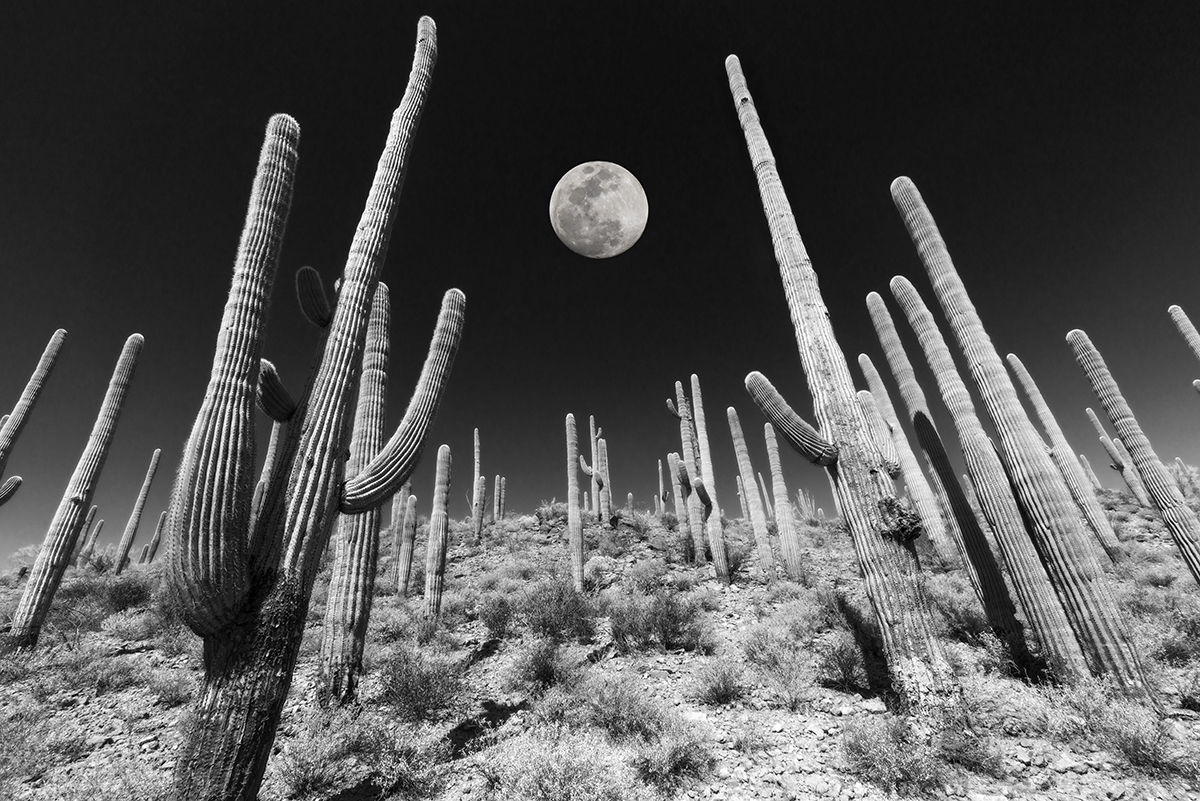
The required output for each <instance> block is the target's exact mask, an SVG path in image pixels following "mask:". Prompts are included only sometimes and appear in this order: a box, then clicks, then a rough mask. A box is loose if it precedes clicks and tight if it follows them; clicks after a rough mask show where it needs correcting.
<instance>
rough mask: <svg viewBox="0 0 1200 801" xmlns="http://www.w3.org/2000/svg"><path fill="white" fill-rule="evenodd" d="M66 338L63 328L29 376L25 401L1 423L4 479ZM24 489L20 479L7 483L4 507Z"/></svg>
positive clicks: (0, 467)
mask: <svg viewBox="0 0 1200 801" xmlns="http://www.w3.org/2000/svg"><path fill="white" fill-rule="evenodd" d="M66 338H67V332H66V330H64V329H62V328H60V329H58V330H57V331H55V332H54V334H53V335H51V337H50V341H49V342H47V343H46V348H45V350H43V351H42V358H40V359H38V363H37V367H35V368H34V370H33V375H31V376H29V381H28V382H27V383H26V384H25V389H24V390H22V392H21V397H20V398H18V399H17V403H16V405H15V406H13V410H12V411H11V412H9V413H8V414H6V415H5V416H4V418H3V420H2V421H0V476H3V475H4V468H5V467H6V466H7V465H8V457H9V456H10V455H11V454H12V450H13V446H14V445H15V444H16V442H17V437H18V436H19V435H20V434H21V430H22V429H23V428H25V424H26V423H27V422H29V414H30V412H32V411H33V406H34V404H35V403H37V399H38V396H39V395H41V393H42V388H43V387H45V386H46V380H47V379H48V378H49V377H50V371H52V370H53V369H54V364H55V362H57V361H58V352H59V351H60V350H61V349H62V343H63V340H64V339H66ZM20 486H21V482H20V479H18V480H17V481H16V482H15V483H14V482H12V481H11V480H10V481H9V482H6V484H5V489H7V490H8V492H7V494H4V496H3V498H2V499H0V505H3V504H4V503H5V502H6V501H8V499H9V498H11V497H12V496H13V494H14V493H15V492H16V491H17V489H18V488H19V487H20Z"/></svg>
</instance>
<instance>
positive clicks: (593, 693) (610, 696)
mask: <svg viewBox="0 0 1200 801" xmlns="http://www.w3.org/2000/svg"><path fill="white" fill-rule="evenodd" d="M578 696H579V697H580V698H582V699H583V700H584V701H585V702H586V704H587V707H588V710H589V713H588V717H587V722H588V723H589V724H590V725H592V726H595V727H596V728H599V729H603V730H604V733H605V734H607V735H608V736H609V738H611V739H612V740H615V741H617V742H623V741H626V740H630V739H638V740H643V741H645V742H653V741H655V740H657V739H658V738H659V737H660V736H661V735H662V733H663V732H664V731H666V729H667V725H668V723H669V717H668V713H667V710H666V707H664V706H663V705H662V704H661V703H659V702H658V701H657V700H655V699H653V698H651V697H650V696H649V695H648V694H647V693H646V692H645V690H643V689H642V688H641V686H639V684H638V682H637V681H636V680H635V679H632V678H609V677H596V678H594V679H592V680H590V681H587V682H585V683H584V684H582V685H581V686H580V688H579V691H578Z"/></svg>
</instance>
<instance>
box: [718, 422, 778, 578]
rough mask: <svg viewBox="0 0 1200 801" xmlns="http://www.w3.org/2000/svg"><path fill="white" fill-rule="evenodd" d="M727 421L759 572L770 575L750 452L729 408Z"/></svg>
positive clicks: (760, 501)
mask: <svg viewBox="0 0 1200 801" xmlns="http://www.w3.org/2000/svg"><path fill="white" fill-rule="evenodd" d="M725 415H726V417H727V418H728V419H729V433H730V434H731V435H732V436H733V452H734V453H735V454H736V455H737V463H738V474H739V478H741V480H742V487H744V488H745V492H746V495H747V497H746V505H747V506H749V507H750V527H751V529H752V530H753V531H754V544H755V546H756V550H757V551H758V568H759V570H762V571H765V572H766V573H768V574H769V573H771V572H772V571H774V569H775V557H774V556H773V555H772V553H771V539H770V536H769V534H768V533H767V515H766V513H765V512H764V511H763V499H762V496H761V495H759V489H758V485H757V484H755V483H754V468H753V467H751V465H750V450H749V449H748V448H747V447H746V436H745V434H744V433H743V432H742V421H741V420H740V419H739V418H738V413H737V409H735V408H733V407H732V406H730V407H729V408H728V409H726V410H725Z"/></svg>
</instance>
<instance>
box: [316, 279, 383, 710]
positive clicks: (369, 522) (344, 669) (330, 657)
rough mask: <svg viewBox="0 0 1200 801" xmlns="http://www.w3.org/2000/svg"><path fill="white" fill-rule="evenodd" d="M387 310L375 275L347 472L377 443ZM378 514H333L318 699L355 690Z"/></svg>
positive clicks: (337, 699) (342, 699)
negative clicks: (334, 518)
mask: <svg viewBox="0 0 1200 801" xmlns="http://www.w3.org/2000/svg"><path fill="white" fill-rule="evenodd" d="M391 313H392V309H391V299H390V298H389V296H388V288H387V285H386V284H384V283H383V282H382V281H381V282H380V283H379V284H378V286H376V288H375V298H374V299H373V300H372V301H371V316H370V318H369V319H368V322H367V341H366V347H365V349H364V350H363V361H362V373H361V374H360V376H359V379H358V402H357V406H356V408H355V412H354V428H353V431H352V433H351V435H350V457H349V458H348V459H347V460H346V471H347V472H348V473H351V474H358V473H360V472H361V471H362V470H363V468H365V467H366V466H367V464H369V463H370V461H371V460H372V459H374V458H375V456H376V455H377V454H378V453H379V449H380V448H381V447H383V437H384V429H385V426H386V424H387V411H386V409H387V369H388V328H389V326H390V325H391ZM381 514H382V510H381V509H380V507H378V506H376V507H373V508H371V509H367V510H366V511H365V512H359V513H358V514H352V515H347V514H343V515H339V516H338V520H337V528H336V531H335V534H334V540H335V542H336V545H335V551H334V556H333V575H332V576H331V577H330V580H329V594H328V596H327V600H326V602H325V625H324V627H323V628H322V630H321V653H320V660H319V662H318V665H319V670H318V673H317V695H318V697H319V698H321V699H322V700H324V701H330V702H332V703H335V704H347V703H350V702H351V701H353V700H354V698H355V696H356V695H357V687H358V675H359V674H360V673H362V657H363V649H364V648H365V646H366V639H367V626H368V624H369V623H370V618H371V602H372V600H373V599H374V597H375V573H376V567H377V565H378V564H379V520H380V516H381Z"/></svg>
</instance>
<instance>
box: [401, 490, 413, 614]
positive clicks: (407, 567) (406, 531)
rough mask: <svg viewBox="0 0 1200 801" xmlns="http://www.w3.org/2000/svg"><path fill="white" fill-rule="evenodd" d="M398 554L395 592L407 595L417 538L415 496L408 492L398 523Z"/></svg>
mask: <svg viewBox="0 0 1200 801" xmlns="http://www.w3.org/2000/svg"><path fill="white" fill-rule="evenodd" d="M400 531H401V533H400V554H399V556H398V558H397V569H396V594H397V595H398V596H400V597H401V598H407V597H408V582H409V579H410V578H411V577H412V561H413V547H414V545H415V543H416V540H417V496H416V495H413V494H411V493H409V496H408V499H407V500H406V501H405V502H404V515H403V519H402V521H401V523H400Z"/></svg>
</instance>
